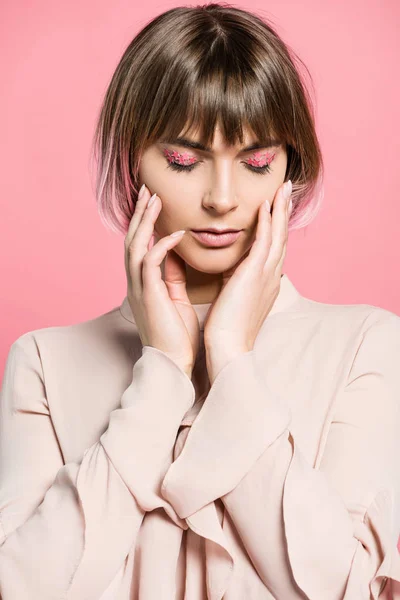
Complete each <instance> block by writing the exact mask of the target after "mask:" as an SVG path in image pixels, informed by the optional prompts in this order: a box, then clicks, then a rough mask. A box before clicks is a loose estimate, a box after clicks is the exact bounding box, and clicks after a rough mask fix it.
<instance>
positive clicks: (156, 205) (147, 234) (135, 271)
mask: <svg viewBox="0 0 400 600" xmlns="http://www.w3.org/2000/svg"><path fill="white" fill-rule="evenodd" d="M153 196H154V201H153V203H152V204H151V205H150V206H149V205H148V204H147V206H146V208H145V210H144V214H143V216H142V218H141V221H140V223H139V225H138V226H137V228H136V231H135V232H134V235H133V238H132V240H131V243H130V245H129V248H128V255H129V269H130V273H131V275H132V279H134V280H135V285H136V289H138V290H139V292H141V291H142V289H143V278H142V273H143V270H142V263H143V259H144V257H145V256H146V254H147V253H148V252H149V245H150V244H153V246H154V240H153V242H151V236H152V235H153V234H154V223H155V221H156V220H157V217H158V215H159V213H160V210H161V200H160V198H159V197H158V196H157V195H155V194H153ZM153 246H152V248H151V249H153ZM137 286H138V287H137Z"/></svg>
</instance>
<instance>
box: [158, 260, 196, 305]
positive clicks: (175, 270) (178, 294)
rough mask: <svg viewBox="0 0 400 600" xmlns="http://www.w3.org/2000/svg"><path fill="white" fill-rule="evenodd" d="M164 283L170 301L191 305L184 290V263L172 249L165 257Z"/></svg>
mask: <svg viewBox="0 0 400 600" xmlns="http://www.w3.org/2000/svg"><path fill="white" fill-rule="evenodd" d="M164 281H165V285H166V286H167V288H168V292H169V296H170V298H171V299H172V300H174V301H177V302H181V303H182V304H191V302H190V300H189V296H188V294H187V289H186V268H185V261H184V260H183V258H182V257H181V256H179V254H177V253H176V252H174V250H172V249H171V250H169V251H168V252H167V256H166V257H165V266H164Z"/></svg>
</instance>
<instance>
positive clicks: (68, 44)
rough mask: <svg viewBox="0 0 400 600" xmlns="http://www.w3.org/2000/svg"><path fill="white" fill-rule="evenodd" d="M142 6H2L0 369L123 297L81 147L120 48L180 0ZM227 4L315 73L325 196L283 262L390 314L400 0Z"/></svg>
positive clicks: (302, 276)
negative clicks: (268, 27)
mask: <svg viewBox="0 0 400 600" xmlns="http://www.w3.org/2000/svg"><path fill="white" fill-rule="evenodd" d="M145 4H146V6H145V7H144V5H143V4H142V5H141V6H140V5H139V6H138V5H137V4H136V3H134V2H132V1H131V2H126V1H122V0H114V1H113V2H104V1H102V0H97V1H96V2H93V1H90V0H83V1H81V2H79V3H78V2H65V1H64V2H63V1H58V2H53V1H49V0H46V1H45V0H37V1H36V2H35V3H34V8H32V6H33V5H32V3H31V2H27V1H26V0H25V1H21V0H20V2H16V3H11V2H8V3H6V4H5V5H3V8H2V20H1V21H2V25H1V26H0V27H1V31H0V33H1V40H2V44H1V45H2V53H1V54H2V94H1V98H0V102H1V104H2V106H1V110H0V118H1V139H2V145H1V166H2V168H1V196H0V202H1V217H2V218H1V222H0V244H1V252H0V269H1V298H0V301H1V307H0V308H1V314H2V336H1V347H0V361H1V366H2V367H4V362H5V358H6V355H7V353H8V350H9V347H10V345H11V343H12V342H13V341H14V340H15V339H16V338H17V337H19V336H20V335H21V334H22V333H25V332H26V331H32V330H34V329H38V328H42V327H50V326H53V325H68V324H71V323H75V322H78V321H83V320H86V319H90V318H93V317H95V316H97V315H99V314H101V313H103V312H106V311H108V310H110V309H111V308H113V307H115V306H117V305H119V304H120V303H121V302H122V300H123V298H124V296H125V294H126V280H125V270H124V260H123V251H124V246H123V241H124V237H123V236H122V235H120V236H118V235H116V234H112V233H110V232H108V231H107V230H106V229H105V228H104V227H103V225H102V224H101V222H100V218H99V217H98V215H97V212H96V208H95V201H94V196H93V192H92V189H91V184H90V176H89V150H90V144H91V141H92V135H93V131H94V126H95V119H96V116H97V113H98V109H99V106H100V102H101V98H102V96H103V94H104V92H105V89H106V86H107V84H108V82H109V79H110V77H111V74H112V72H113V71H114V69H115V67H116V65H117V62H118V60H119V58H120V56H121V54H122V52H123V51H124V49H125V47H126V45H127V44H128V42H129V41H130V40H131V39H132V37H133V36H134V35H135V34H136V33H137V32H138V31H139V29H141V28H142V27H143V26H144V25H145V24H146V23H147V22H148V21H149V20H150V19H152V18H153V17H154V16H156V15H157V14H159V13H161V12H163V11H165V10H167V9H169V8H172V7H175V6H180V5H183V3H182V4H179V3H178V4H177V3H176V2H154V1H152V0H149V1H147V2H146V3H145ZM189 5H195V4H190V3H189ZM235 5H236V6H238V7H240V8H247V9H249V10H254V11H255V12H258V14H260V15H261V16H264V17H266V18H267V19H270V20H271V22H272V25H273V26H274V27H275V28H276V29H277V31H278V33H279V34H280V35H281V36H282V37H283V39H284V40H285V41H286V42H287V43H288V44H289V45H290V46H291V47H292V48H293V49H294V50H295V52H296V53H297V54H298V55H299V56H300V58H301V59H302V60H303V61H304V62H305V64H306V65H307V67H308V68H309V70H310V73H311V76H312V78H313V81H314V86H315V92H316V95H315V97H314V100H315V102H316V120H317V132H318V135H319V138H320V142H321V146H322V151H323V156H324V162H325V184H324V190H325V197H324V201H323V205H322V209H321V210H320V212H319V214H318V216H317V218H316V219H315V220H314V222H313V223H312V224H311V225H310V226H308V227H307V228H306V229H305V230H302V231H296V232H292V233H291V234H290V241H289V244H288V249H287V255H286V263H285V266H284V271H285V272H287V273H288V275H289V276H290V277H291V279H292V280H293V282H294V284H295V285H296V287H297V288H298V289H299V291H300V292H301V293H302V294H303V295H305V296H307V297H310V298H313V299H314V300H319V301H322V302H329V303H341V304H353V303H367V304H372V305H376V306H382V307H384V308H387V309H389V310H391V311H393V312H396V313H400V284H399V262H400V246H399V241H398V239H399V238H398V235H399V219H400V208H399V194H398V186H397V174H398V172H399V167H398V164H399V150H400V148H399V138H400V125H399V113H398V111H399V81H398V79H399V78H398V75H399V71H398V64H399V54H400V53H399V46H400V42H399V36H398V26H399V22H400V3H399V2H398V1H397V0H391V1H390V0H386V1H385V0H352V1H351V2H347V1H344V0H340V1H338V0H331V1H328V0H325V1H324V2H320V1H319V0H302V2H298V1H297V0H293V1H290V0H279V1H277V0H270V2H268V4H266V3H263V2H259V3H256V4H254V3H250V2H243V3H241V4H235ZM311 93H313V92H312V90H311Z"/></svg>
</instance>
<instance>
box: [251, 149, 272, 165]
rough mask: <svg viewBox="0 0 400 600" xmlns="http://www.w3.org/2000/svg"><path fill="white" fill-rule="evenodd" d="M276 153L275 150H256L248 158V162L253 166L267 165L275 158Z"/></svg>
mask: <svg viewBox="0 0 400 600" xmlns="http://www.w3.org/2000/svg"><path fill="white" fill-rule="evenodd" d="M275 156H276V153H273V152H255V153H254V154H253V155H252V156H251V157H250V158H249V159H248V160H247V164H249V165H252V166H253V167H265V166H266V165H270V164H271V163H272V161H273V160H274V158H275Z"/></svg>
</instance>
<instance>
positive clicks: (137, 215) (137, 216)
mask: <svg viewBox="0 0 400 600" xmlns="http://www.w3.org/2000/svg"><path fill="white" fill-rule="evenodd" d="M150 195H151V194H150V190H149V189H148V187H147V186H145V187H144V189H143V194H142V196H141V197H140V198H138V200H137V202H136V205H135V211H134V213H133V215H132V219H131V220H130V223H129V228H128V231H127V233H126V236H125V245H126V246H129V245H130V243H131V241H132V238H133V236H134V234H135V231H136V229H137V227H138V225H139V223H140V221H141V220H142V217H143V214H144V211H145V210H146V206H147V203H148V201H149V200H150Z"/></svg>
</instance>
